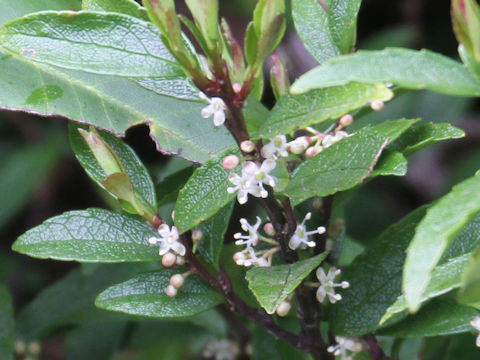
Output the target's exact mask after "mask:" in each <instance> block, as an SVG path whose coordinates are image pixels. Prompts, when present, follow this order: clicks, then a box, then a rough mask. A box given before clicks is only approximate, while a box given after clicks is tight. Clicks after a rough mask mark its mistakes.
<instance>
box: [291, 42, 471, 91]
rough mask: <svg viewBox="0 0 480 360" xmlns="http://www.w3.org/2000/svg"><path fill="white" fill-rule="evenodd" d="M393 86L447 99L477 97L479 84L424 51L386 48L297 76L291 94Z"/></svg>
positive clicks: (460, 68) (447, 60) (454, 65)
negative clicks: (357, 85)
mask: <svg viewBox="0 0 480 360" xmlns="http://www.w3.org/2000/svg"><path fill="white" fill-rule="evenodd" d="M349 82H361V83H368V84H378V83H393V84H396V85H398V86H400V87H401V88H405V89H412V90H418V89H427V90H432V91H437V92H439V93H443V94H447V95H457V96H466V97H475V96H480V83H479V82H477V81H476V80H475V79H474V78H473V77H472V75H471V74H470V72H469V70H468V69H467V68H466V67H465V66H463V65H462V64H461V63H459V62H457V61H454V60H452V59H450V58H447V57H445V56H443V55H440V54H436V53H434V52H431V51H427V50H421V51H416V50H408V49H401V48H387V49H385V50H382V51H359V52H357V53H355V54H351V55H344V56H340V57H337V58H335V59H332V60H330V61H329V62H328V63H326V64H324V65H321V66H318V67H316V68H314V69H313V70H311V71H309V72H308V73H306V74H305V75H303V76H301V77H300V79H298V80H297V81H296V82H295V83H294V84H293V85H292V88H291V92H292V93H294V94H298V93H303V92H306V91H309V90H312V89H318V88H324V87H330V86H338V85H345V84H347V83H349Z"/></svg>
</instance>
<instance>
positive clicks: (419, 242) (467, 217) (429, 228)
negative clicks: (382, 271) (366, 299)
mask: <svg viewBox="0 0 480 360" xmlns="http://www.w3.org/2000/svg"><path fill="white" fill-rule="evenodd" d="M478 212H480V175H477V176H474V177H472V178H470V179H467V180H465V181H463V182H462V183H460V184H458V185H456V186H454V187H453V189H452V191H451V192H450V193H448V194H447V195H445V196H444V197H442V198H441V199H440V200H439V201H438V202H437V203H435V205H433V206H432V207H431V208H430V209H429V210H428V211H427V214H426V216H425V218H424V219H423V220H422V221H421V222H420V224H419V225H418V227H417V229H416V232H415V237H414V238H413V240H412V242H411V243H410V245H409V247H408V249H407V259H406V261H405V268H404V271H403V291H404V293H405V299H406V301H407V304H408V308H409V309H410V311H411V312H415V311H417V310H418V308H419V307H420V303H421V299H422V296H423V294H424V292H425V289H426V288H427V286H428V284H429V283H430V280H431V276H432V271H433V269H434V267H435V266H436V265H437V263H438V261H439V260H440V258H441V257H442V255H443V253H444V251H445V250H446V249H447V247H448V246H449V245H450V244H451V243H452V241H453V240H454V239H455V236H456V235H457V234H458V233H459V232H460V231H461V230H462V228H463V227H464V226H465V225H466V224H467V223H468V222H470V221H471V220H472V219H473V217H474V216H475V215H476V214H477V213H478Z"/></svg>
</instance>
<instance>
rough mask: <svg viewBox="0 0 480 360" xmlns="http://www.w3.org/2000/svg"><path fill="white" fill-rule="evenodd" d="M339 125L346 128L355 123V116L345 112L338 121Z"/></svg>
mask: <svg viewBox="0 0 480 360" xmlns="http://www.w3.org/2000/svg"><path fill="white" fill-rule="evenodd" d="M338 123H339V125H340V126H341V127H342V128H346V127H348V126H350V125H352V123H353V116H352V115H350V114H345V115H343V116H342V117H341V118H340V120H339V121H338Z"/></svg>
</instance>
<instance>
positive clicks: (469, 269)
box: [458, 249, 480, 309]
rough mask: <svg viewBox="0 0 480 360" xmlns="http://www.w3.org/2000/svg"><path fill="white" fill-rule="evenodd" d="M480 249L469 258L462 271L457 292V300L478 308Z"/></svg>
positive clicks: (479, 294)
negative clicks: (460, 282)
mask: <svg viewBox="0 0 480 360" xmlns="http://www.w3.org/2000/svg"><path fill="white" fill-rule="evenodd" d="M479 270H480V250H479V249H477V250H476V251H475V252H474V253H473V254H472V256H471V258H470V259H469V262H468V265H467V266H466V268H465V271H464V272H463V273H462V279H461V280H462V289H461V290H460V292H459V293H458V302H459V303H461V304H466V305H471V306H474V307H476V308H477V309H479V308H480V271H479Z"/></svg>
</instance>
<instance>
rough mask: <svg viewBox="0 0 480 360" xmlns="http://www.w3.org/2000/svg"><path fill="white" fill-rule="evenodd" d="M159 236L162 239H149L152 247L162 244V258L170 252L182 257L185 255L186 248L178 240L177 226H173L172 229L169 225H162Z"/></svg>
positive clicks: (159, 228)
mask: <svg viewBox="0 0 480 360" xmlns="http://www.w3.org/2000/svg"><path fill="white" fill-rule="evenodd" d="M158 234H159V235H160V237H158V238H157V237H151V238H150V239H148V242H149V243H150V244H152V245H155V244H156V243H160V251H159V254H160V256H163V255H165V254H167V253H168V252H170V251H173V252H175V253H177V254H178V255H181V256H184V255H185V252H186V249H185V246H183V244H182V243H181V242H180V241H179V240H178V238H179V237H178V229H177V228H176V227H175V226H172V228H171V229H170V226H168V225H167V224H162V225H160V226H159V227H158Z"/></svg>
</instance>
